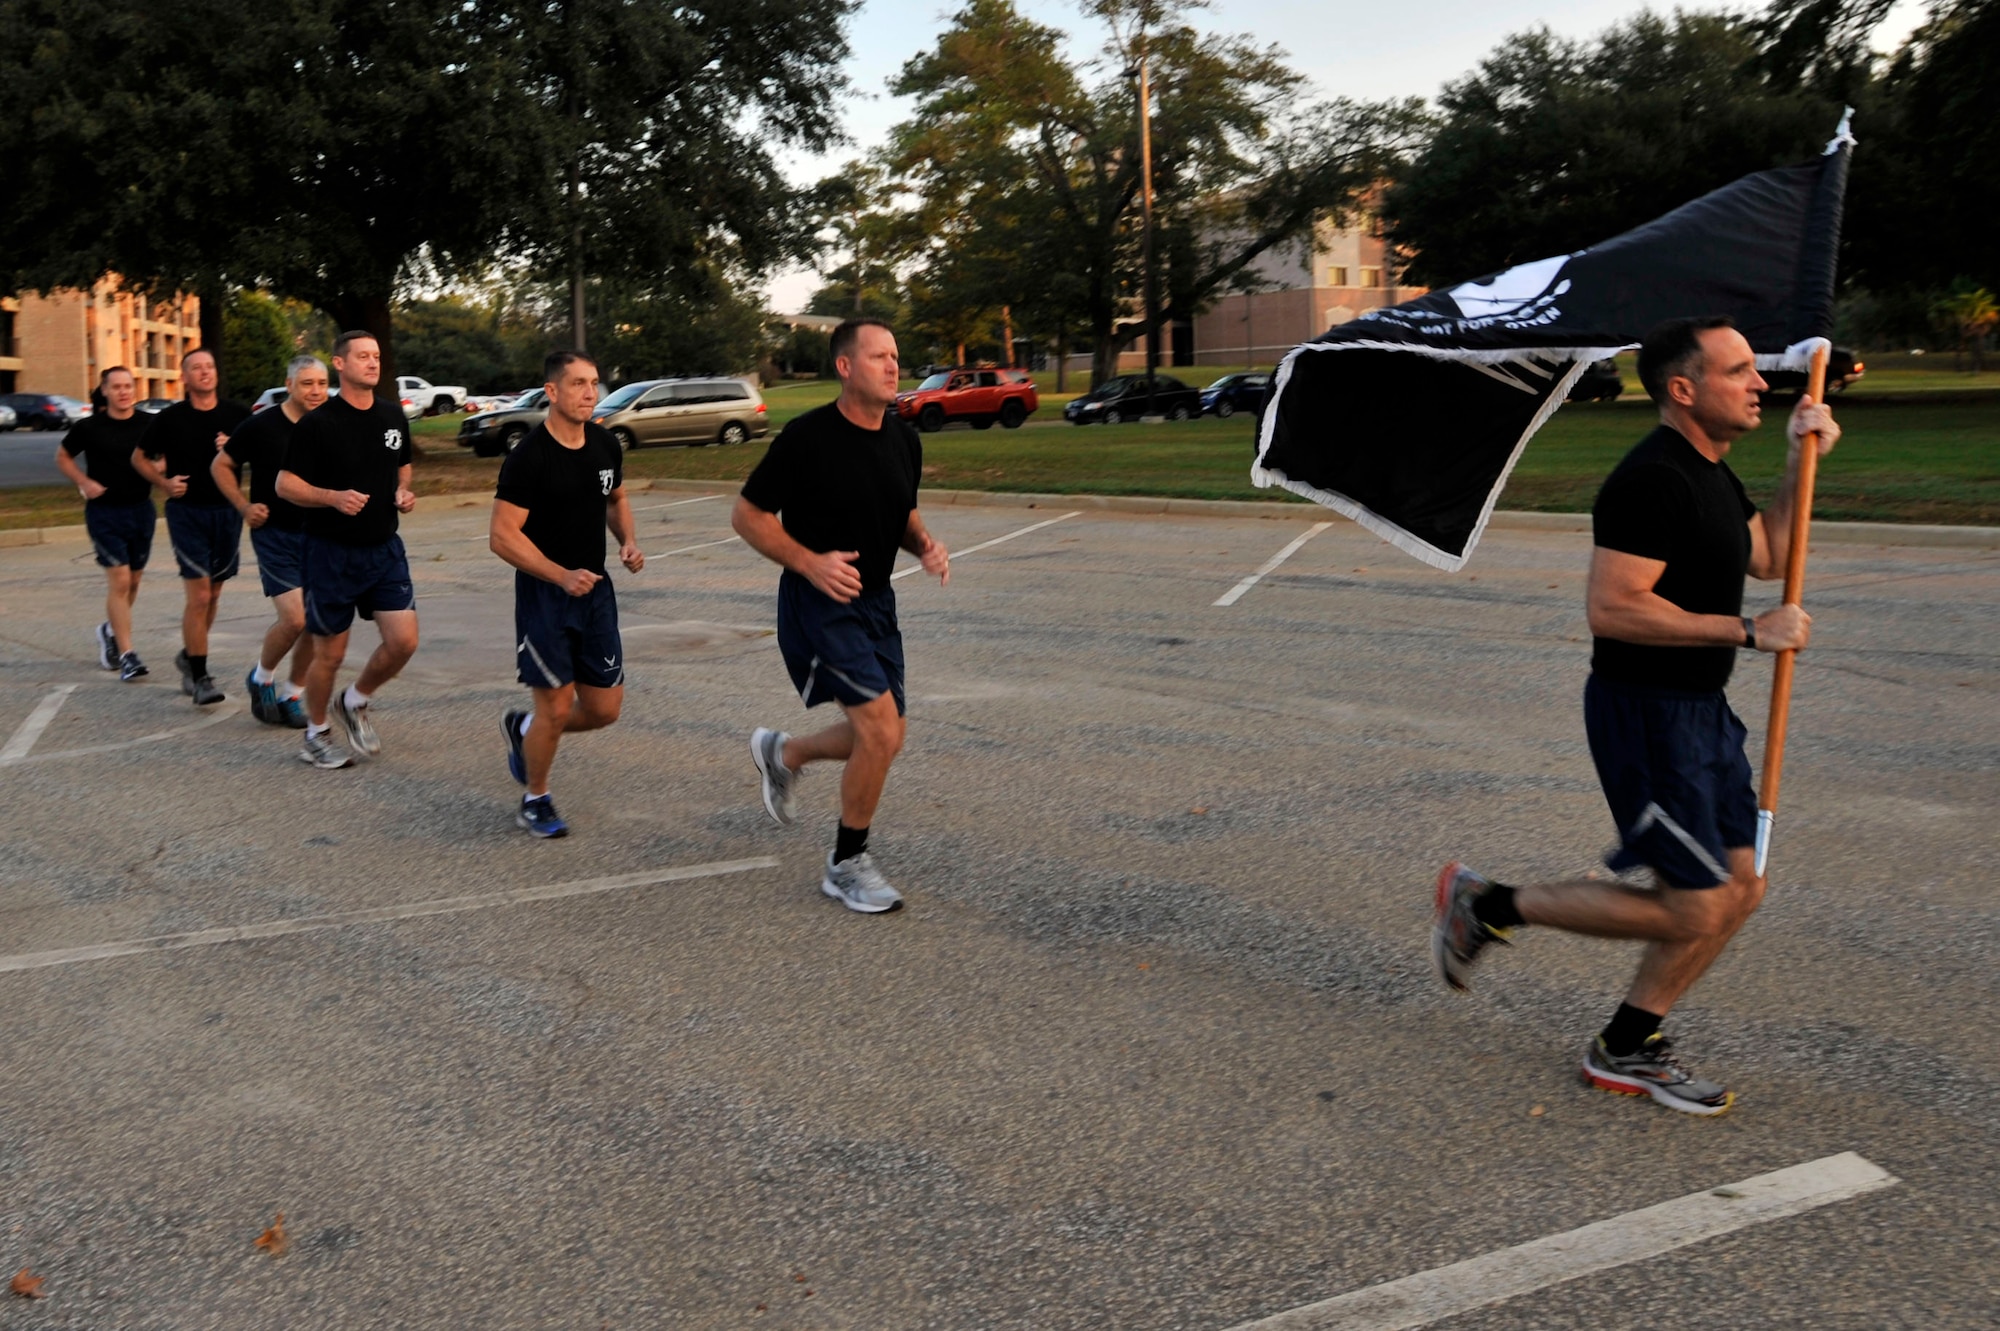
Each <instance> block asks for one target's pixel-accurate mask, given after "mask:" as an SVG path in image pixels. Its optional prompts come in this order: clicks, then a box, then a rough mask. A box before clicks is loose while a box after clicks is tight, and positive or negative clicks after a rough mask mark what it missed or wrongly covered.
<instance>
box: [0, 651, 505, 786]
mask: <svg viewBox="0 0 2000 1331" xmlns="http://www.w3.org/2000/svg"><path fill="white" fill-rule="evenodd" d="M217 636H218V637H220V636H223V635H220V634H218V635H217ZM507 682H508V683H510V684H511V683H513V681H512V680H511V679H510V680H508V681H507ZM44 701H45V702H46V701H47V700H46V699H44ZM240 715H242V709H241V708H240V707H223V708H219V709H217V710H216V711H212V712H210V713H209V714H208V715H207V716H204V717H203V718H202V719H201V720H199V721H197V722H195V723H194V724H193V725H191V726H179V727H177V728H175V729H173V730H155V731H154V732H153V733H151V734H150V735H141V736H139V737H138V738H137V739H121V740H119V741H117V742H116V743H112V744H90V745H86V746H85V747H83V748H80V749H57V750H56V751H55V752H53V753H23V754H22V755H21V756H20V757H18V758H10V757H7V756H6V755H4V754H0V767H18V766H20V765H21V764H22V763H47V762H54V761H55V760H56V759H58V758H87V757H89V756H90V755H91V754H94V753H117V752H118V751H119V750H120V749H136V748H138V747H139V746H140V745H141V744H157V743H158V742H159V741H161V740H163V739H173V738H174V737H175V736H177V735H191V734H193V733H194V732H195V731H197V730H206V729H207V728H208V727H210V726H212V725H215V724H217V723H218V722H222V721H227V720H228V719H229V718H230V717H232V716H240Z"/></svg>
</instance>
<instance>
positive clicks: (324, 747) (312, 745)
mask: <svg viewBox="0 0 2000 1331" xmlns="http://www.w3.org/2000/svg"><path fill="white" fill-rule="evenodd" d="M305 739H306V742H305V747H304V748H302V749H300V750H299V761H300V762H302V763H311V764H312V765H313V766H314V767H352V766H353V765H354V759H353V758H352V757H351V756H349V754H348V752H347V750H346V749H343V748H341V747H340V741H339V740H337V739H335V738H334V737H333V732H332V731H331V730H322V731H320V732H319V734H317V735H315V734H313V733H312V732H311V731H310V730H308V731H307V732H306V737H305Z"/></svg>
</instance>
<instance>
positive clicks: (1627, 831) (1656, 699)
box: [1583, 674, 1757, 887]
mask: <svg viewBox="0 0 2000 1331" xmlns="http://www.w3.org/2000/svg"><path fill="white" fill-rule="evenodd" d="M1583 725H1584V731H1585V733H1587V734H1588V735H1589V737H1590V756H1591V758H1592V759H1593V760H1594V761H1595V762H1596V764H1597V779H1598V782H1599V784H1601V785H1602V786H1603V787H1604V799H1605V802H1606V803H1608V804H1610V806H1611V816H1612V818H1613V819H1615V820H1616V821H1617V823H1618V838H1619V845H1618V846H1617V848H1616V849H1614V850H1613V851H1612V852H1611V853H1609V854H1607V855H1606V856H1605V857H1604V862H1605V863H1606V864H1607V865H1609V866H1610V867H1611V868H1613V869H1615V870H1618V871H1620V872H1623V871H1624V870H1626V869H1634V868H1637V867H1639V866H1640V865H1645V866H1646V867H1648V868H1650V869H1652V870H1653V872H1654V873H1656V874H1658V875H1659V876H1660V878H1661V880H1662V881H1664V882H1666V883H1667V884H1668V885H1669V886H1672V887H1717V886H1719V885H1721V884H1722V883H1725V882H1727V881H1729V854H1728V852H1729V851H1731V850H1734V849H1739V848H1742V847H1748V846H1752V845H1755V844H1756V840H1757V796H1756V793H1755V792H1754V791H1753V790H1752V789H1751V786H1750V760H1749V758H1747V757H1745V756H1744V753H1743V742H1744V740H1745V739H1746V738H1747V732H1746V731H1745V730H1744V729H1743V722H1742V721H1740V720H1738V719H1737V716H1736V713H1735V712H1733V711H1731V710H1730V708H1729V700H1728V699H1727V698H1725V697H1724V696H1723V695H1722V693H1721V692H1720V691H1717V692H1715V693H1677V692H1674V691H1671V690H1668V689H1649V688H1643V687H1641V686H1639V685H1636V684H1619V683H1614V682H1612V681H1609V680H1604V679H1599V678H1598V677H1597V676H1596V675H1594V674H1593V675H1592V676H1591V677H1590V682H1589V683H1587V684H1585V685H1584V689H1583Z"/></svg>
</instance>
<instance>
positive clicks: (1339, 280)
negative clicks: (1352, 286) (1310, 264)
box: [1326, 263, 1347, 287]
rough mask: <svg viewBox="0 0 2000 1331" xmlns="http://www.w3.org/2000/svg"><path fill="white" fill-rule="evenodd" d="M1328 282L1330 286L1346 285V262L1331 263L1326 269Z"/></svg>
mask: <svg viewBox="0 0 2000 1331" xmlns="http://www.w3.org/2000/svg"><path fill="white" fill-rule="evenodd" d="M1326 284H1327V285H1328V286H1330V287H1344V286H1346V285H1347V265H1346V264H1344V263H1336V264H1332V265H1330V266H1329V267H1328V268H1327V270H1326Z"/></svg>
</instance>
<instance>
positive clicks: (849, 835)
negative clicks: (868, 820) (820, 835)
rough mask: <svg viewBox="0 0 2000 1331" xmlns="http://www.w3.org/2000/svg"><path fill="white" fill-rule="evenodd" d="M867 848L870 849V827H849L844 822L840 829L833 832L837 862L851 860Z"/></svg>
mask: <svg viewBox="0 0 2000 1331" xmlns="http://www.w3.org/2000/svg"><path fill="white" fill-rule="evenodd" d="M866 849H868V829H867V828H865V827H858V828H857V827H849V826H848V825H847V824H846V823H842V824H841V825H840V830H839V831H837V832H835V833H834V834H833V862H834V863H835V864H839V863H841V862H842V861H844V860H851V859H853V858H854V857H855V856H856V855H859V854H860V853H861V852H862V851H864V850H866Z"/></svg>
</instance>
